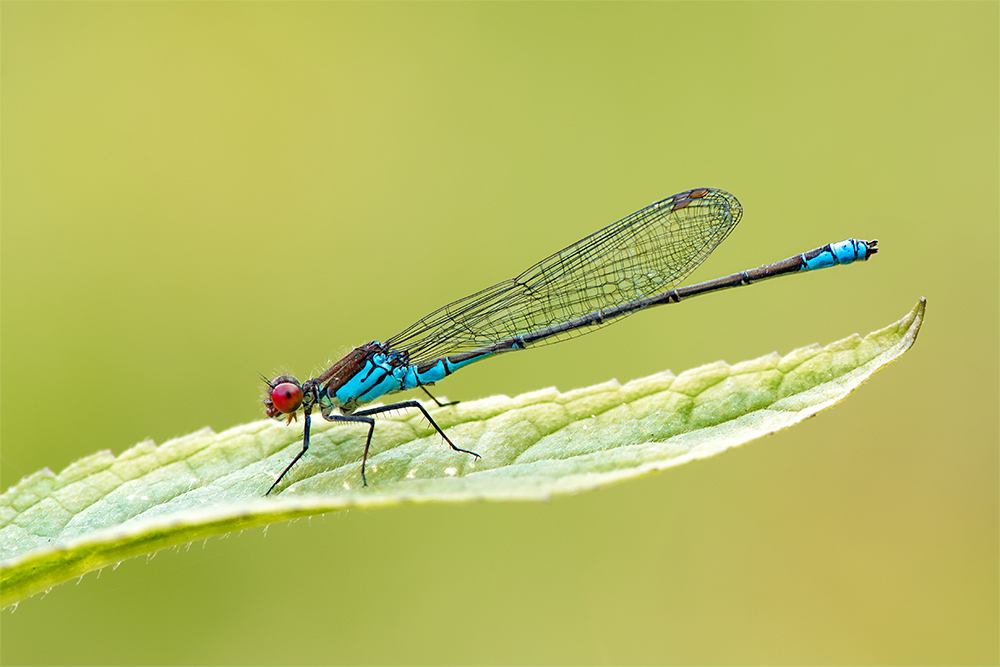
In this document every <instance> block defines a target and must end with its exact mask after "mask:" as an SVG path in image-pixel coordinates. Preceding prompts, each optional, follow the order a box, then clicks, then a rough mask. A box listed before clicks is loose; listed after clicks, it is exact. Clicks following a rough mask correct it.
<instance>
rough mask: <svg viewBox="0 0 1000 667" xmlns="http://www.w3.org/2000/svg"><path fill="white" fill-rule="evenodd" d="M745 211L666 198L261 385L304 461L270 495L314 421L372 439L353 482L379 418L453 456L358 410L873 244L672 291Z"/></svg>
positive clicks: (721, 201)
mask: <svg viewBox="0 0 1000 667" xmlns="http://www.w3.org/2000/svg"><path fill="white" fill-rule="evenodd" d="M742 212H743V209H742V208H741V207H740V203H739V202H738V201H737V200H736V197H734V196H733V195H731V194H729V193H728V192H725V191H723V190H716V189H713V188H698V189H695V190H687V191H686V192H681V193H679V194H676V195H674V196H673V197H668V198H667V199H664V200H662V201H658V202H656V203H655V204H652V205H650V206H647V207H646V208H644V209H642V210H640V211H637V212H635V213H633V214H632V215H630V216H628V217H627V218H623V219H622V220H619V221H618V222H616V223H614V224H611V225H608V226H607V227H605V228H604V229H601V230H600V231H598V232H596V233H594V234H591V235H590V236H588V237H586V238H584V239H582V240H580V241H577V242H576V243H574V244H573V245H571V246H569V247H567V248H565V249H564V250H561V251H559V252H557V253H556V254H554V255H551V256H550V257H547V258H546V259H543V260H542V261H541V262H539V263H537V264H535V265H534V266H532V267H531V268H529V269H527V270H526V271H524V272H523V273H521V274H520V275H518V276H517V277H516V278H512V279H510V280H505V281H503V282H501V283H497V284H496V285H493V286H492V287H487V288H486V289H484V290H482V291H479V292H476V293H475V294H472V295H470V296H467V297H465V298H464V299H459V300H458V301H455V302H453V303H450V304H448V305H447V306H444V307H443V308H439V309H438V310H435V311H434V312H433V313H431V314H430V315H428V316H426V317H424V318H422V319H420V320H418V321H417V322H416V323H414V324H413V325H412V326H410V327H409V328H407V329H405V330H404V331H403V332H402V333H399V334H397V335H396V336H393V337H392V338H389V339H387V340H386V341H384V342H379V341H374V340H373V341H371V342H370V343H367V344H365V345H362V346H361V347H358V348H355V349H354V350H352V351H351V352H349V353H348V354H347V355H346V356H345V357H344V358H343V359H341V360H340V361H338V362H337V363H335V364H334V365H333V366H331V367H330V368H329V369H327V370H326V371H324V372H323V373H322V374H320V375H319V376H317V377H315V378H312V379H309V380H306V381H305V382H299V381H298V380H297V379H295V378H294V377H292V376H290V375H281V376H279V377H276V378H275V379H274V380H271V381H267V380H266V378H265V381H266V382H267V385H268V391H267V395H266V397H265V398H264V408H265V411H266V412H267V415H268V416H269V417H275V418H282V417H287V418H288V420H289V422H291V419H292V417H293V416H295V415H297V414H298V411H299V410H302V412H303V415H304V421H305V430H304V432H303V435H302V451H300V452H299V453H298V454H297V455H296V456H295V458H294V459H292V462H291V463H289V464H288V466H287V467H286V468H285V469H284V471H283V472H282V473H281V475H279V476H278V479H277V480H275V482H274V484H272V485H271V488H270V489H268V491H267V493H268V494H270V493H271V491H273V490H274V488H275V487H276V486H277V485H278V482H280V481H281V480H282V479H283V478H284V476H285V475H286V474H287V473H288V471H289V470H291V469H292V466H294V465H295V463H296V462H297V461H298V460H299V459H300V458H302V456H303V455H304V454H305V453H306V451H307V450H308V449H309V429H310V423H311V422H310V420H311V415H312V411H313V410H314V409H318V410H319V412H320V414H321V415H322V416H323V419H325V420H327V421H331V422H347V423H363V424H366V425H367V426H368V438H367V440H366V441H365V451H364V455H363V456H362V459H361V481H362V483H363V484H364V485H365V486H367V485H368V480H367V479H366V478H365V464H366V463H367V461H368V449H369V447H370V446H371V441H372V434H373V433H374V432H375V420H374V419H373V418H372V415H376V414H379V413H382V412H387V411H389V410H398V409H400V408H414V409H416V410H419V411H420V412H421V413H423V416H424V417H425V418H426V419H427V421H428V422H430V424H431V426H433V427H434V429H435V430H436V431H437V432H438V433H439V434H441V437H442V438H444V440H445V442H447V443H448V444H449V445H451V448H452V449H454V450H455V451H459V452H464V453H466V454H469V455H471V456H475V457H477V458H478V457H479V455H478V454H476V453H475V452H471V451H469V450H466V449H461V448H460V447H457V446H456V445H455V443H453V442H452V441H451V439H449V438H448V436H447V435H445V433H444V431H442V430H441V428H440V427H439V426H438V425H437V423H435V422H434V420H433V419H432V418H431V416H430V414H429V413H428V412H427V410H426V409H425V408H424V407H423V405H421V404H420V403H419V402H417V401H401V402H398V403H392V404H390V405H383V406H379V407H374V408H368V409H365V410H358V409H357V408H358V407H359V406H360V405H362V404H364V403H368V402H370V401H373V400H375V399H377V398H379V397H381V396H384V395H386V394H390V393H394V392H398V391H404V390H407V389H415V388H417V387H419V388H421V389H423V390H424V392H426V393H427V395H428V396H430V398H431V399H432V400H434V402H435V403H437V404H438V405H439V406H443V405H451V404H450V403H449V404H442V403H439V402H438V401H437V399H435V398H434V397H433V396H431V394H430V392H428V391H427V389H426V385H430V384H434V383H435V382H438V381H440V380H442V379H444V378H445V377H447V376H448V375H450V374H451V373H453V372H455V371H457V370H458V369H460V368H463V367H465V366H468V365H469V364H471V363H474V362H476V361H479V360H481V359H486V358H487V357H492V356H495V355H497V354H501V353H504V352H512V351H514V350H523V349H525V348H528V347H533V346H536V345H544V344H548V343H554V342H556V341H560V340H564V339H566V338H570V337H572V336H577V335H581V334H584V333H588V332H590V331H593V330H595V329H597V328H598V327H601V326H604V325H606V324H610V323H611V322H614V321H617V320H619V319H621V318H623V317H625V316H627V315H631V314H632V313H634V312H636V311H639V310H642V309H643V308H648V307H650V306H658V305H661V304H667V303H677V302H678V301H681V300H683V299H687V298H690V297H693V296H697V295H699V294H708V293H709V292H717V291H719V290H724V289H729V288H731V287H739V286H741V285H750V284H752V283H755V282H759V281H761V280H764V279H767V278H774V277H777V276H783V275H787V274H790V273H800V272H802V271H809V270H813V269H821V268H825V267H828V266H834V265H837V264H850V263H851V262H853V261H855V260H867V259H868V258H869V257H871V256H872V255H873V254H875V253H876V252H878V242H877V241H859V240H856V239H848V240H846V241H842V242H840V243H831V244H829V245H825V246H822V247H820V248H816V249H815V250H810V251H809V252H806V253H802V254H801V255H795V256H794V257H789V258H788V259H784V260H782V261H780V262H775V263H773V264H767V265H765V266H761V267H759V268H756V269H750V270H748V271H741V272H739V273H734V274H732V275H730V276H726V277H724V278H717V279H715V280H710V281H708V282H703V283H698V284H696V285H690V286H688V287H680V288H678V287H676V286H677V285H678V284H679V283H680V282H681V281H682V280H683V279H684V278H685V277H687V276H688V274H690V273H691V272H692V271H694V270H695V268H697V267H698V265H700V264H701V263H702V262H703V261H704V260H705V258H706V257H708V255H709V254H711V252H712V251H713V250H715V248H716V247H717V246H718V245H719V244H720V243H721V242H722V241H723V240H724V239H725V238H726V236H728V235H729V233H730V232H731V231H732V230H733V227H735V226H736V223H738V222H739V220H740V216H741V215H742Z"/></svg>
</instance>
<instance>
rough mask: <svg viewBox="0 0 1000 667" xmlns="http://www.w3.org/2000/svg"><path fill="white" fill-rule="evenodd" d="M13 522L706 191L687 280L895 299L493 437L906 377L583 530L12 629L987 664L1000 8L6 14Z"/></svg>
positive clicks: (726, 298) (777, 333)
mask: <svg viewBox="0 0 1000 667" xmlns="http://www.w3.org/2000/svg"><path fill="white" fill-rule="evenodd" d="M0 12H2V21H0V31H2V32H0V67H2V72H0V73H2V79H0V82H2V95H0V100H2V102H0V132H2V153H0V158H2V163H0V166H2V182H0V186H2V200H0V201H2V208H0V212H2V245H0V253H2V254H0V271H2V274H0V277H2V280H0V287H2V294H0V304H2V317H0V338H2V364H3V365H2V378H0V392H2V398H3V401H2V419H0V427H2V433H0V437H2V443H3V448H2V471H0V472H2V477H3V479H2V483H3V488H7V487H8V486H10V485H12V484H14V483H15V482H17V480H18V479H20V478H21V477H22V476H23V475H27V474H29V473H31V472H33V471H35V470H37V469H39V468H42V467H44V466H48V467H49V468H51V469H53V470H56V471H58V470H60V469H62V468H63V467H64V466H66V465H67V464H69V463H70V462H72V461H74V460H75V459H77V458H79V457H81V456H84V455H86V454H90V453H92V452H95V451H97V450H100V449H111V450H112V451H114V452H115V453H120V452H122V451H123V450H125V449H126V448H128V447H129V446H131V445H132V444H134V443H136V442H138V441H140V440H143V439H145V438H152V439H154V440H155V441H156V442H163V441H165V440H167V439H169V438H171V437H174V436H178V435H183V434H186V433H189V432H191V431H194V430H196V429H199V428H201V427H204V426H206V425H208V426H211V427H212V428H213V429H215V430H222V429H226V428H228V427H231V426H234V425H236V424H240V423H244V422H248V421H252V420H255V419H258V418H260V417H261V413H260V405H259V397H260V392H261V386H260V380H259V378H258V376H257V374H256V373H257V371H261V372H264V373H267V374H270V373H272V372H274V371H276V370H279V369H283V370H287V371H292V372H294V373H296V374H298V375H299V376H300V377H302V376H303V375H306V374H307V373H309V372H310V371H314V370H316V369H318V368H320V366H321V365H322V364H323V363H324V362H325V361H326V360H327V359H335V358H337V357H338V356H339V355H340V354H342V353H343V352H345V351H346V350H347V349H349V348H350V347H351V346H353V345H355V344H359V343H362V342H365V341H368V340H370V339H372V338H384V337H386V336H389V335H391V334H394V333H396V332H397V331H399V330H401V329H402V328H404V327H405V326H407V325H409V324H410V323H411V322H412V321H414V320H416V319H417V318H418V317H420V316H422V315H424V314H426V313H427V312H429V311H431V310H433V309H434V308H436V307H438V306H440V305H442V304H444V303H445V302H447V301H450V300H452V299H456V298H458V297H461V296H464V295H465V294H467V293H469V292H472V291H474V290H476V289H479V288H481V287H484V286H486V285H488V284H491V283H493V282H495V281H498V280H501V279H504V278H508V277H510V276H512V275H514V274H515V273H517V272H518V271H520V270H521V269H523V268H525V267H526V266H528V265H529V264H531V263H533V262H534V261H536V260H538V259H540V258H542V257H543V256H545V255H546V254H548V253H550V252H553V251H555V250H557V249H559V248H561V247H563V246H565V245H567V244H568V243H570V242H572V241H575V240H576V239H578V238H580V237H582V236H583V235H585V234H588V233H590V232H592V231H594V230H596V229H597V228H599V227H601V226H603V225H605V224H608V223H610V222H612V221H614V220H617V219H618V218H620V217H623V216H625V215H627V214H629V213H631V212H632V211H633V210H635V209H638V208H640V207H642V206H645V205H646V204H649V203H650V202H652V201H654V200H656V199H659V198H662V197H665V196H667V195H670V194H673V193H674V192H677V191H680V190H683V189H686V188H692V187H698V186H714V187H721V188H725V189H727V190H730V191H731V192H733V193H735V194H736V195H737V196H738V197H739V198H740V200H741V202H742V203H743V206H744V209H745V214H744V218H743V222H742V224H741V225H740V227H739V228H738V229H737V230H736V231H735V232H734V233H733V234H732V236H731V237H730V239H729V240H728V242H727V243H725V244H724V245H723V246H722V247H721V248H719V250H718V251H717V252H716V253H715V254H714V255H713V256H712V257H711V258H710V260H709V261H708V262H706V264H705V265H704V266H703V268H702V269H700V270H699V271H698V272H697V273H696V274H695V276H694V279H695V280H703V279H709V278H713V277H717V276H719V275H723V274H727V273H730V272H733V271H737V270H740V269H745V268H750V267H753V266H757V265H760V264H763V263H765V262H769V261H774V260H777V259H781V258H784V257H786V256H789V255H791V254H794V253H796V252H801V251H804V250H807V249H810V248H813V247H815V246H818V245H821V244H824V243H827V242H830V241H836V240H841V239H843V238H846V237H849V236H857V237H861V238H878V239H879V241H880V246H881V249H882V252H881V253H880V254H879V255H878V257H877V258H876V259H875V260H874V261H872V262H869V263H867V264H863V265H859V266H851V267H847V268H841V269H837V270H836V271H830V272H824V273H821V274H817V275H810V276H803V277H799V278H796V279H788V280H781V281H777V282H772V283H769V284H766V285H760V286H757V287H754V288H752V289H748V290H737V291H735V292H727V293H723V294H719V295H715V296H713V297H706V298H705V299H699V300H694V301H691V302H689V303H686V304H684V305H681V306H676V307H670V308H664V309H659V310H658V311H651V312H648V313H644V314H642V315H641V316H639V317H635V318H631V319H630V320H628V321H627V322H624V323H622V324H619V325H617V326H614V327H611V328H607V329H603V330H601V331H599V332H597V333H594V334H593V335H590V336H586V337H584V338H582V339H577V340H573V341H570V342H567V343H563V344H561V345H557V346H554V347H548V348H544V349H541V350H536V351H533V352H528V353H525V354H523V355H511V356H508V357H505V358H503V359H502V360H498V361H495V362H489V363H484V364H480V365H477V366H475V367H473V368H469V369H467V370H465V371H463V372H462V373H459V374H457V375H455V376H453V377H452V378H449V380H448V381H447V382H446V383H443V384H442V385H440V386H439V393H440V394H444V395H446V396H448V397H449V398H452V399H473V398H477V397H482V396H487V395H491V394H496V393H505V394H508V395H514V394H517V393H520V392H524V391H528V390H533V389H538V388H542V387H546V386H551V385H556V386H558V387H559V388H560V389H563V390H568V389H571V388H574V387H578V386H584V385H588V384H591V383H596V382H601V381H605V380H608V379H610V378H618V379H619V380H621V381H625V380H629V379H632V378H636V377H641V376H644V375H648V374H650V373H654V372H656V371H660V370H663V369H666V368H670V369H673V370H674V371H675V372H680V371H682V370H685V369H687V368H691V367H694V366H698V365H701V364H704V363H708V362H712V361H716V360H719V359H724V360H726V361H729V362H736V361H740V360H744V359H750V358H754V357H757V356H760V355H763V354H766V353H769V352H771V351H773V350H776V351H778V352H781V353H787V352H788V351H790V350H791V349H793V348H795V347H799V346H802V345H806V344H810V343H813V342H819V343H824V344H825V343H828V342H830V341H832V340H835V339H839V338H842V337H844V336H847V335H849V334H851V333H854V332H859V333H861V334H865V333H867V332H868V331H871V330H873V329H876V328H880V327H882V326H884V325H886V324H888V323H890V322H892V321H895V320H896V319H898V318H899V317H902V316H903V315H904V314H905V313H906V312H907V311H908V310H909V309H910V308H911V307H912V306H913V304H914V303H915V302H916V300H917V298H918V297H920V296H926V297H927V299H928V311H927V323H926V326H925V327H924V330H923V333H921V335H920V339H919V341H918V342H917V344H916V346H915V347H914V348H913V349H912V350H911V352H910V353H909V354H908V355H906V356H905V357H904V358H903V359H902V360H901V361H900V362H899V363H897V364H894V365H893V366H892V367H890V368H888V369H885V370H884V371H883V372H882V373H880V374H879V375H877V376H876V377H875V378H874V379H873V380H872V381H871V382H869V384H867V385H866V386H864V387H863V388H862V389H861V390H859V391H858V392H857V393H856V394H855V395H854V396H852V397H851V398H850V399H848V400H847V401H846V402H845V403H844V404H843V405H840V406H838V407H836V408H834V409H833V410H831V411H829V412H827V413H824V414H822V415H820V416H819V417H818V418H816V419H813V420H810V421H808V422H806V423H804V424H802V425H800V426H797V427H796V428H794V429H792V430H790V431H786V432H783V433H781V434H779V435H776V436H774V437H772V438H769V439H767V440H765V441H762V442H758V443H754V444H752V445H750V446H748V447H745V448H742V449H740V450H737V451H734V452H732V453H730V454H728V455H726V456H722V457H719V458H716V459H713V460H710V461H706V462H702V463H697V464H695V465H691V466H687V467H684V468H681V469H677V470H673V471H670V472H667V473H664V474H660V475H656V476H654V477H650V478H646V479H643V480H639V481H635V482H629V483H626V484H622V485H619V486H616V487H612V488H609V489H606V490H603V491H601V492H597V493H590V494H586V495H582V496H578V497H574V498H568V499H561V500H558V501H555V502H552V503H549V504H507V505H477V506H460V507H456V506H428V507H408V508H399V509H391V510H378V511H352V512H345V513H341V514H337V515H329V516H326V517H324V518H315V519H313V520H312V521H309V522H307V521H300V522H297V523H294V524H291V525H279V526H273V527H271V529H270V531H268V532H267V534H266V537H265V536H264V534H263V531H261V530H253V531H249V532H247V533H244V534H243V535H242V536H239V537H237V536H236V535H233V536H230V537H229V538H228V539H213V540H210V541H209V542H208V544H207V546H205V547H204V548H202V545H201V544H198V545H196V546H195V548H192V549H191V550H190V552H185V551H184V550H183V549H182V550H180V551H179V552H173V551H168V552H164V553H161V554H159V555H158V556H157V557H156V559H155V560H153V561H151V562H149V563H148V564H147V562H145V561H144V560H142V559H139V560H133V561H128V562H125V563H123V564H122V565H121V567H120V568H118V569H117V570H116V571H114V572H112V571H110V570H105V571H104V573H103V576H101V578H100V580H98V579H97V577H96V575H88V576H87V577H85V578H84V579H83V580H82V581H81V582H79V583H78V585H76V586H73V585H63V586H61V587H58V588H57V589H55V590H53V591H52V592H51V593H50V594H49V595H48V596H47V597H45V598H44V599H39V598H35V599H32V600H29V601H26V602H24V603H22V604H21V605H20V607H19V608H18V609H17V611H16V613H14V614H13V615H9V614H6V613H5V615H4V617H3V623H2V629H0V632H2V661H3V663H4V664H16V663H17V664H19V663H24V664H52V663H67V664H70V663H76V664H126V663H127V664H173V663H176V664H210V663H218V664H237V663H241V664H242V663H246V664H322V663H412V664H427V663H473V664H500V663H553V664H565V663H587V664H589V663H615V664H621V663H633V664H640V663H642V664H645V663H694V664H699V663H802V664H809V663H922V664H937V663H946V664H950V663H955V664H958V663H996V662H997V661H998V659H1000V657H998V639H1000V638H998V625H1000V607H998V588H1000V581H998V569H1000V563H998V539H1000V537H998V533H1000V531H998V524H1000V516H998V493H1000V487H998V405H1000V396H998V348H1000V341H998V321H1000V314H998V303H1000V295H998V245H1000V242H998V228H1000V224H998V210H1000V194H998V193H1000V186H998V183H1000V170H998V145H1000V136H998V134H1000V133H998V127H1000V111H998V99H1000V90H998V80H1000V71H998V69H1000V67H998V62H1000V49H998V23H1000V17H998V5H997V4H996V3H970V4H960V3H819V4H797V3H738V4H727V3H690V4H688V3H676V4H674V3H663V4H658V3H655V4H654V3H643V4H601V3H593V4H591V3H587V4H573V3H556V4H549V3H545V4H530V3H516V4H499V3H487V4H460V3H447V4H395V3H377V4H350V3H337V4H319V3H315V4H313V3H308V4H298V3H280V4H265V3H254V4H239V3H221V4H215V3H212V4H193V3H175V4H163V3H142V4H137V3H106V4H105V3H55V2H53V3H11V2H5V3H3V5H2V7H0Z"/></svg>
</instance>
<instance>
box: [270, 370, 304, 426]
mask: <svg viewBox="0 0 1000 667" xmlns="http://www.w3.org/2000/svg"><path fill="white" fill-rule="evenodd" d="M267 386H268V391H267V395H266V396H264V412H266V413H267V416H268V417H281V416H283V415H288V421H289V423H291V421H292V418H293V417H294V416H295V411H296V410H298V409H299V408H300V407H302V385H301V384H300V383H299V381H298V380H296V379H295V378H293V377H292V376H291V375H280V376H278V377H276V378H274V379H273V380H271V381H269V382H267Z"/></svg>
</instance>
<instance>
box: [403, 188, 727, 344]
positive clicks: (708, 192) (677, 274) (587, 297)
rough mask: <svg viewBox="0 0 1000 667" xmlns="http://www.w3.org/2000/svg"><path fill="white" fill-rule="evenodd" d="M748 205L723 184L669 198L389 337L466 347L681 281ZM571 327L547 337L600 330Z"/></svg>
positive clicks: (521, 332) (714, 246)
mask: <svg viewBox="0 0 1000 667" xmlns="http://www.w3.org/2000/svg"><path fill="white" fill-rule="evenodd" d="M742 212H743V209H742V208H741V207H740V203H739V202H738V201H737V200H736V197H734V196H733V195H731V194H729V193H728V192H725V191H723V190H716V189H711V188H701V189H697V190H688V191H686V192H682V193H679V194H676V195H674V196H672V197H668V198H667V199H664V200H662V201H658V202H656V203H655V204H651V205H650V206H647V207H646V208H644V209H642V210H640V211H636V212H635V213H633V214H632V215H630V216H628V217H627V218H623V219H621V220H619V221H618V222H615V223H613V224H611V225H608V226H607V227H605V228H604V229H601V230H600V231H598V232H595V233H594V234H591V235H590V236H588V237H586V238H584V239H581V240H580V241H577V242H576V243H574V244H573V245H571V246H569V247H567V248H565V249H563V250H561V251H559V252H557V253H555V254H554V255H552V256H550V257H547V258H545V259H543V260H542V261H540V262H538V263H537V264H535V265H534V266H532V267H531V268H529V269H527V270H526V271H524V272H523V273H521V274H520V275H519V276H517V277H516V278H512V279H510V280H505V281H503V282H500V283H497V284H496V285H493V286H492V287H487V288H486V289H484V290H482V291H480V292H476V293H475V294H471V295H469V296H467V297H465V298H464V299H459V300H458V301H455V302H453V303H450V304H448V305H447V306H444V307H442V308H439V309H438V310H435V311H434V312H433V313H431V314H430V315H427V316H426V317H424V318H422V319H420V320H418V321H417V322H415V323H414V324H413V325H412V326H410V327H408V328H407V329H406V330H405V331H403V332H401V333H399V334H398V335H396V336H393V337H392V338H390V339H389V340H387V341H386V344H387V345H388V346H389V347H391V348H392V349H395V350H400V351H406V352H409V359H410V363H413V364H421V363H425V362H428V361H430V360H432V359H436V358H438V357H443V356H448V355H451V354H456V353H458V352H466V351H469V350H475V349H477V348H480V347H483V346H486V345H490V344H492V343H496V342H498V341H502V340H506V339H508V338H512V337H514V336H519V335H523V334H526V333H530V332H532V331H538V330H539V329H544V328H545V327H549V326H552V325H554V324H559V323H561V322H565V321H567V320H571V319H573V318H576V317H580V316H582V315H586V314H587V313H592V312H596V311H598V310H601V309H603V308H608V307H611V306H616V305H620V304H624V303H629V302H631V301H635V300H637V299H642V298H644V297H647V296H651V295H653V294H658V293H660V292H665V291H667V290H669V289H671V288H673V287H675V286H676V285H678V284H679V283H680V282H681V281H682V280H683V279H684V278H685V277H687V276H688V274H690V273H691V272H692V271H694V270H695V268H697V267H698V265H699V264H701V263H702V262H703V261H705V258H706V257H708V256H709V255H710V254H711V253H712V251H713V250H715V248H716V247H718V245H719V244H720V243H722V241H723V240H724V239H725V238H726V236H728V235H729V232H731V231H732V229H733V227H735V226H736V223H738V222H739V220H740V215H742ZM595 328H596V327H587V328H586V329H585V330H576V331H567V332H565V333H563V334H560V335H558V336H554V337H552V338H550V339H546V340H545V341H544V343H545V344H548V343H551V342H555V341H557V340H563V339H565V338H569V337H572V336H574V335H580V334H582V333H586V332H589V331H593V330H594V329H595Z"/></svg>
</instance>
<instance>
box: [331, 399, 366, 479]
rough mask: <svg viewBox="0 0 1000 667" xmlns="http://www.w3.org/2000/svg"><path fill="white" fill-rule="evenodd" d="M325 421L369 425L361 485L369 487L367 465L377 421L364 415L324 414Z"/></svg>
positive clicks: (362, 463) (362, 461)
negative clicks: (366, 473) (366, 477)
mask: <svg viewBox="0 0 1000 667" xmlns="http://www.w3.org/2000/svg"><path fill="white" fill-rule="evenodd" d="M323 419H325V420H327V421H328V422H348V423H352V424H358V423H362V424H368V439H367V440H365V455H364V456H363V457H361V485H362V486H368V480H367V479H365V463H367V462H368V448H369V447H371V446H372V434H373V433H374V432H375V420H374V419H372V418H371V417H365V416H364V415H363V414H362V413H360V412H359V413H356V414H350V415H336V414H329V415H327V414H324V415H323Z"/></svg>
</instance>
